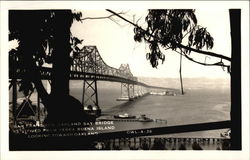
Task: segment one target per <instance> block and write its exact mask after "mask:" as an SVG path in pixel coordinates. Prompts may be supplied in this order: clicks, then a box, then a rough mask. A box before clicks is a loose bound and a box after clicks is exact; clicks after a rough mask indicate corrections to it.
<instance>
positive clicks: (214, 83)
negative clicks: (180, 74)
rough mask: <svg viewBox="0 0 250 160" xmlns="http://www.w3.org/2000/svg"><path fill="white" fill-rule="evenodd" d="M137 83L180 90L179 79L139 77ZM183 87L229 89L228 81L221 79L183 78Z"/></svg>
mask: <svg viewBox="0 0 250 160" xmlns="http://www.w3.org/2000/svg"><path fill="white" fill-rule="evenodd" d="M138 79H139V81H141V82H144V83H146V84H150V85H154V86H162V87H167V88H180V80H179V78H148V77H139V78H138ZM183 86H184V88H186V89H199V88H200V89H202V88H206V89H215V88H217V89H230V79H223V78H217V79H212V78H183Z"/></svg>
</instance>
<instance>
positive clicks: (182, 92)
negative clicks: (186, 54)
mask: <svg viewBox="0 0 250 160" xmlns="http://www.w3.org/2000/svg"><path fill="white" fill-rule="evenodd" d="M181 71H182V54H180V70H179V73H180V82H181V94H182V95H183V94H184V90H183V84H182V72H181Z"/></svg>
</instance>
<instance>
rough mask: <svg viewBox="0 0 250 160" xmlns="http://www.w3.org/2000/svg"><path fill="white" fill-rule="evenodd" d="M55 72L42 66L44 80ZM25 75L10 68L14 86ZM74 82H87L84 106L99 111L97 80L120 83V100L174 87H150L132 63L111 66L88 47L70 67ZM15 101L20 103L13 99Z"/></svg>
mask: <svg viewBox="0 0 250 160" xmlns="http://www.w3.org/2000/svg"><path fill="white" fill-rule="evenodd" d="M10 61H14V63H18V60H17V58H15V57H10ZM51 70H52V69H51V68H49V67H40V74H41V79H42V80H50V79H51V73H52V72H51ZM24 72H25V71H22V70H21V69H18V68H13V67H11V66H10V69H9V79H11V80H12V81H11V85H12V86H14V85H17V84H14V83H16V81H17V80H18V79H22V76H23V75H24ZM70 79H71V80H83V91H82V104H83V106H87V105H93V106H96V107H98V108H99V104H98V93H97V91H98V89H97V81H113V82H120V83H121V97H120V98H118V99H117V100H133V99H135V98H137V97H140V96H143V95H145V94H147V93H148V92H149V90H150V89H162V90H171V89H170V88H164V87H157V86H150V85H147V84H145V83H143V82H139V81H138V78H137V77H135V76H133V74H132V73H131V70H130V67H129V65H128V64H121V66H120V67H119V68H118V69H117V68H114V67H111V66H109V65H107V64H106V63H105V62H104V61H103V59H102V57H101V56H100V54H99V52H98V50H97V47H96V46H84V47H83V49H82V50H81V51H80V52H78V53H77V55H75V56H74V58H73V60H72V64H71V68H70ZM13 80H14V81H13ZM12 88H13V97H14V98H15V97H16V95H14V94H16V93H14V92H17V91H14V88H16V87H12ZM15 90H16V89H15ZM29 97H30V96H29ZM38 100H39V97H38ZM13 101H16V100H14V99H13ZM13 103H14V102H13ZM38 103H39V102H38Z"/></svg>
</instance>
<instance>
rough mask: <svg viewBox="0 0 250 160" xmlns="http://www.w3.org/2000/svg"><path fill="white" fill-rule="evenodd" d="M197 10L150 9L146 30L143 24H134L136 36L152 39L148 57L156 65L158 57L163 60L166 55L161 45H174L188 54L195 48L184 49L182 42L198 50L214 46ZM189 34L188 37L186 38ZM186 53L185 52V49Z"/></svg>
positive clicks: (173, 46) (137, 37) (168, 47)
mask: <svg viewBox="0 0 250 160" xmlns="http://www.w3.org/2000/svg"><path fill="white" fill-rule="evenodd" d="M194 12H195V10H178V9H177V10H176V9H174V10H172V9H167V10H149V11H148V15H147V16H146V18H145V21H146V22H147V28H146V29H145V30H143V29H142V28H140V27H139V26H136V27H135V28H134V33H135V35H134V40H135V41H138V42H142V41H143V40H144V41H145V42H147V43H149V49H150V52H149V53H147V55H146V58H147V59H148V60H150V63H151V65H152V67H157V66H158V61H159V60H161V61H162V63H163V62H164V60H165V55H164V54H163V53H162V52H161V50H160V48H161V47H163V48H165V49H172V50H174V51H177V50H178V49H180V51H181V52H184V53H185V54H188V53H190V52H191V50H187V49H184V50H183V49H181V48H180V47H179V45H178V44H183V43H184V41H187V44H184V45H185V46H188V47H195V48H196V49H197V50H200V49H202V48H203V47H206V48H207V49H211V48H212V47H213V37H212V36H211V35H210V33H209V32H208V31H207V30H206V28H204V27H201V26H199V25H197V19H196V16H195V14H194ZM185 37H187V40H184V39H185ZM182 54H183V53H182Z"/></svg>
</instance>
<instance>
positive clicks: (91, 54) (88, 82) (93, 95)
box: [72, 46, 102, 116]
mask: <svg viewBox="0 0 250 160" xmlns="http://www.w3.org/2000/svg"><path fill="white" fill-rule="evenodd" d="M100 61H102V59H101V57H100V55H99V53H98V51H97V49H96V47H95V46H85V47H84V48H83V50H82V52H80V53H79V54H78V55H77V57H76V58H74V61H73V65H72V67H73V68H72V70H74V71H80V72H83V73H84V74H83V77H82V78H83V91H82V104H83V109H84V110H85V111H87V112H88V111H89V110H92V111H93V110H94V111H96V112H97V116H99V115H100V113H101V109H100V107H99V103H98V92H97V91H98V89H97V78H96V76H97V70H98V69H99V68H98V63H99V62H100Z"/></svg>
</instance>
